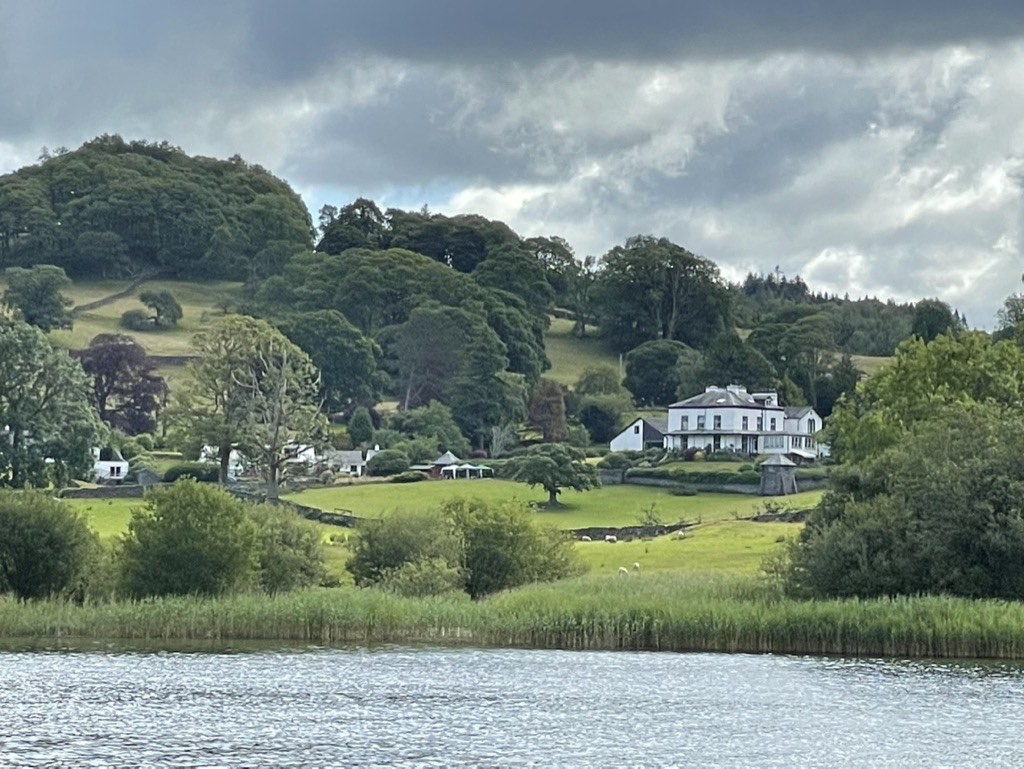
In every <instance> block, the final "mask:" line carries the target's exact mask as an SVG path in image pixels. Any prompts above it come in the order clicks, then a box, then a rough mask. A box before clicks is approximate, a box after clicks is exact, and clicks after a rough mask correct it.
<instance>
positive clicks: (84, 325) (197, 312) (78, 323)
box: [52, 280, 241, 355]
mask: <svg viewBox="0 0 1024 769" xmlns="http://www.w3.org/2000/svg"><path fill="white" fill-rule="evenodd" d="M128 284H129V283H128V281H95V282H93V281H87V282H81V281H76V282H75V283H74V285H73V286H72V287H71V288H70V289H68V290H67V291H66V292H65V294H66V295H67V296H68V297H69V298H70V299H71V300H72V301H73V302H74V303H75V305H76V306H78V305H82V304H87V303H89V302H94V301H96V300H98V299H102V298H103V297H106V296H110V295H112V294H115V293H118V292H119V291H122V290H124V289H125V288H127V286H128ZM240 288H241V284H240V283H230V282H226V281H208V282H204V283H187V282H183V281H166V280H155V281H147V282H146V283H144V284H142V285H141V286H140V287H139V289H138V290H137V291H135V292H133V294H132V295H130V296H127V297H124V298H122V299H117V300H115V301H113V302H111V303H110V304H106V305H103V306H102V307H97V308H96V309H94V310H88V311H85V312H82V313H79V314H77V315H76V316H75V323H74V328H72V329H71V330H70V331H54V332H52V336H53V338H54V339H55V340H56V341H57V342H58V343H60V344H62V345H65V346H66V347H69V348H72V349H79V348H82V347H85V346H87V345H88V344H89V340H91V339H92V338H93V337H94V336H96V335H97V334H107V333H127V334H129V335H130V336H132V337H134V338H135V339H136V340H137V341H138V342H139V344H141V345H142V346H143V347H145V348H146V351H147V352H148V353H149V354H150V355H188V354H190V351H191V347H190V341H191V338H192V335H193V334H195V333H196V332H197V331H199V330H201V329H203V328H205V327H206V326H207V325H208V324H209V323H210V321H212V320H214V319H216V318H218V317H220V316H222V315H223V310H222V309H221V307H220V306H219V305H220V303H221V302H222V301H224V300H228V301H235V300H236V299H237V297H238V292H239V290H240ZM163 290H166V291H170V292H171V294H173V295H174V298H175V299H177V300H178V303H179V304H180V305H181V308H182V311H183V317H182V319H181V321H179V322H178V325H177V327H176V328H173V329H168V330H164V331H126V330H125V329H122V328H121V327H120V325H119V321H120V320H121V315H122V314H123V313H124V312H125V311H126V310H144V309H146V308H145V305H143V304H142V303H141V302H140V301H139V298H138V294H139V292H140V291H163Z"/></svg>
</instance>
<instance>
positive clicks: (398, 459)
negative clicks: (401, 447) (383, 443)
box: [366, 449, 409, 475]
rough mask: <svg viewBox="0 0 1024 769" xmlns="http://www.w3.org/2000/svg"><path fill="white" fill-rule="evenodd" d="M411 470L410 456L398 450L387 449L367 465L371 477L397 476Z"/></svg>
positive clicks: (374, 456) (376, 455)
mask: <svg viewBox="0 0 1024 769" xmlns="http://www.w3.org/2000/svg"><path fill="white" fill-rule="evenodd" d="M408 469H409V456H408V455H407V454H405V453H404V452H402V451H398V450H396V449H385V450H384V451H381V452H380V453H378V454H374V455H373V458H372V459H371V460H370V461H369V462H367V463H366V471H367V472H368V473H369V474H370V475H397V474H398V473H403V472H405V471H406V470H408Z"/></svg>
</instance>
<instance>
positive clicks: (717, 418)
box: [715, 414, 722, 430]
mask: <svg viewBox="0 0 1024 769" xmlns="http://www.w3.org/2000/svg"><path fill="white" fill-rule="evenodd" d="M715 429H716V430H721V429H722V417H720V416H719V415H718V414H715Z"/></svg>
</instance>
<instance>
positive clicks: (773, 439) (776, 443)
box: [764, 435, 785, 449]
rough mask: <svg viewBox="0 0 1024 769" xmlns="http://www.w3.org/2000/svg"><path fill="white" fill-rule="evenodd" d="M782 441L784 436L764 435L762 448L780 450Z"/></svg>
mask: <svg viewBox="0 0 1024 769" xmlns="http://www.w3.org/2000/svg"><path fill="white" fill-rule="evenodd" d="M784 440H785V436H783V435H766V436H764V447H765V448H766V449H781V448H782V447H783V445H784V443H783V441H784Z"/></svg>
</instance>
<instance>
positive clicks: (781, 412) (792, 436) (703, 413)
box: [664, 385, 822, 460]
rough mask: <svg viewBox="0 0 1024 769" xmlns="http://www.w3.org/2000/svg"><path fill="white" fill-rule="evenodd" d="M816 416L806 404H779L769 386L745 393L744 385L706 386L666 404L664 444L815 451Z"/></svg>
mask: <svg viewBox="0 0 1024 769" xmlns="http://www.w3.org/2000/svg"><path fill="white" fill-rule="evenodd" d="M821 424H822V423H821V417H820V416H818V414H817V413H816V412H815V411H814V409H813V408H811V407H810V406H799V407H789V408H785V407H783V406H780V405H779V397H778V395H777V394H776V393H774V392H762V393H748V392H747V390H746V388H745V387H742V386H740V385H729V386H728V387H715V386H712V387H708V388H707V389H706V390H705V391H704V392H703V393H701V394H700V395H695V396H693V397H692V398H687V399H686V400H683V401H679V402H678V403H673V404H672V405H671V406H669V407H668V425H667V429H666V432H665V443H664V446H665V448H666V449H670V450H674V451H685V450H686V449H688V448H698V449H708V448H710V450H711V451H733V452H736V453H739V454H748V455H751V456H753V455H756V454H788V455H793V456H796V457H799V458H801V459H805V460H806V459H814V458H816V457H817V456H818V450H817V443H816V442H815V439H814V434H815V433H816V432H817V431H818V430H820V429H821Z"/></svg>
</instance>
